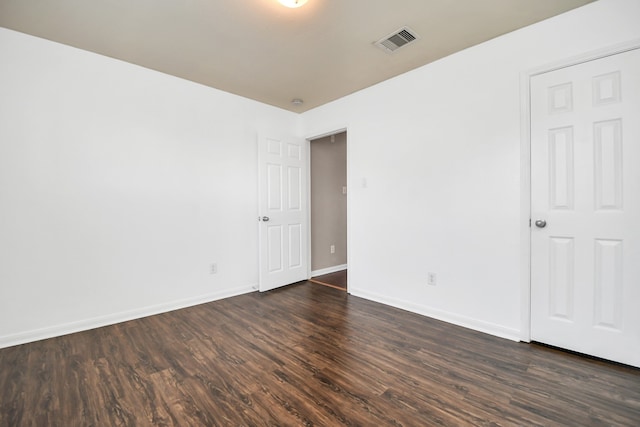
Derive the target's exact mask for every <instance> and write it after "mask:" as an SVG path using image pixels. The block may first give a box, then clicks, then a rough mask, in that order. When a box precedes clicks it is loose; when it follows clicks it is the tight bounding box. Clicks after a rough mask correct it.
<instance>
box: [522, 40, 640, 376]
mask: <svg viewBox="0 0 640 427" xmlns="http://www.w3.org/2000/svg"><path fill="white" fill-rule="evenodd" d="M531 207H532V220H533V222H534V223H533V224H532V229H531V338H532V339H533V340H535V341H539V342H543V343H547V344H551V345H554V346H558V347H563V348H567V349H570V350H574V351H578V352H580V353H586V354H590V355H593V356H598V357H602V358H605V359H609V360H614V361H617V362H622V363H626V364H629V365H633V366H638V367H640V50H632V51H629V52H625V53H621V54H617V55H613V56H609V57H606V58H602V59H598V60H594V61H590V62H586V63H583V64H578V65H574V66H571V67H566V68H562V69H559V70H555V71H551V72H548V73H544V74H540V75H538V76H534V77H532V79H531Z"/></svg>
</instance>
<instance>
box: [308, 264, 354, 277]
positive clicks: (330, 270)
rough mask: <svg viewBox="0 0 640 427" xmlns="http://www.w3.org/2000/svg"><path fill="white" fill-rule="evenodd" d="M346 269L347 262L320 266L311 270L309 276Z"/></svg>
mask: <svg viewBox="0 0 640 427" xmlns="http://www.w3.org/2000/svg"><path fill="white" fill-rule="evenodd" d="M346 269H347V264H342V265H334V266H333V267H327V268H322V269H320V270H314V271H312V272H311V277H316V276H322V275H323V274H329V273H335V272H336V271H342V270H346Z"/></svg>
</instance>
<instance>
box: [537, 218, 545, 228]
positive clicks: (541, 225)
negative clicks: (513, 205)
mask: <svg viewBox="0 0 640 427" xmlns="http://www.w3.org/2000/svg"><path fill="white" fill-rule="evenodd" d="M546 226H547V221H545V220H544V219H538V220H536V227H538V228H545V227H546Z"/></svg>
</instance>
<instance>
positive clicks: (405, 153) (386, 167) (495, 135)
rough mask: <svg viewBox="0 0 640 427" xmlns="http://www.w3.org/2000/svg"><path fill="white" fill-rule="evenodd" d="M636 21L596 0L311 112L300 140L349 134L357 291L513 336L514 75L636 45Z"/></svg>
mask: <svg viewBox="0 0 640 427" xmlns="http://www.w3.org/2000/svg"><path fill="white" fill-rule="evenodd" d="M639 17H640V1H637V0H601V1H598V2H596V3H593V4H590V5H588V6H586V7H583V8H580V9H578V10H575V11H572V12H569V13H567V14H564V15H561V16H558V17H556V18H553V19H550V20H547V21H545V22H542V23H539V24H537V25H533V26H531V27H528V28H525V29H522V30H520V31H517V32H514V33H511V34H508V35H505V36H503V37H500V38H497V39H494V40H492V41H489V42H487V43H484V44H482V45H479V46H476V47H473V48H470V49H467V50H465V51H462V52H460V53H458V54H455V55H452V56H450V57H447V58H444V59H442V60H440V61H437V62H435V63H432V64H430V65H427V66H425V67H422V68H420V69H417V70H414V71H413V72H410V73H407V74H405V75H402V76H400V77H397V78H395V79H392V80H388V81H386V82H383V83H381V84H379V85H377V86H374V87H372V88H369V89H366V90H363V91H361V92H358V93H356V94H353V95H351V96H348V97H345V98H342V99H340V100H338V101H335V102H333V103H331V104H328V105H325V106H323V107H320V108H317V109H314V110H311V111H309V112H307V113H305V114H304V115H303V121H304V124H303V126H304V132H305V134H306V135H317V134H322V133H326V132H328V131H330V130H332V129H340V128H343V127H344V126H345V124H346V126H347V128H348V132H349V146H348V150H349V186H350V191H349V233H350V241H349V245H350V247H349V254H350V258H349V290H350V292H351V293H353V294H355V295H359V296H363V297H367V298H371V299H374V300H378V301H382V302H386V303H389V304H392V305H395V306H399V307H403V308H405V309H409V310H412V311H416V312H419V313H424V314H427V315H430V316H434V317H437V318H441V319H445V320H448V321H451V322H453V323H458V324H461V325H466V326H470V327H472V328H475V329H478V330H483V331H486V332H490V333H493V334H496V335H500V336H504V337H509V338H513V339H518V338H519V337H520V336H521V333H522V332H523V331H521V315H522V311H523V310H522V307H521V297H522V295H521V293H522V292H523V289H522V281H521V276H522V275H523V270H525V271H524V274H525V277H526V265H525V264H522V263H521V254H522V250H521V249H522V245H521V241H520V233H521V232H522V230H523V224H524V223H525V219H526V218H527V213H526V212H524V213H523V212H522V211H521V207H520V206H521V205H520V203H521V200H520V198H521V191H520V190H521V189H520V180H521V172H522V171H521V168H520V159H521V152H520V142H521V141H520V140H521V138H520V116H519V115H520V93H519V90H520V82H519V79H520V75H521V73H523V72H525V71H527V70H530V69H532V68H535V67H539V66H543V65H545V64H548V63H551V62H555V61H559V60H562V59H565V58H568V57H572V56H575V55H578V54H582V53H585V52H589V51H593V50H596V49H600V48H604V47H607V46H610V45H613V44H617V43H620V42H625V41H629V40H632V39H635V38H638V37H640V19H639ZM431 42H432V41H430V40H422V41H420V43H431ZM434 42H437V41H434ZM419 48H420V44H416V45H415V46H414V47H411V49H419ZM397 54H398V55H401V54H402V52H401V51H400V52H398V53H397ZM363 179H366V182H367V187H366V188H363V185H362V184H363V182H362V181H363ZM525 231H526V229H525ZM429 271H431V272H435V273H436V274H437V285H436V286H435V287H429V286H427V285H426V282H427V272H429Z"/></svg>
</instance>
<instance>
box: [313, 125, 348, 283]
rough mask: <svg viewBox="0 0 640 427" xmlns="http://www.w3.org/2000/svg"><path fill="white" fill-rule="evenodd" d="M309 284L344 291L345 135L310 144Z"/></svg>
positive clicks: (333, 136)
mask: <svg viewBox="0 0 640 427" xmlns="http://www.w3.org/2000/svg"><path fill="white" fill-rule="evenodd" d="M309 156H310V168H309V176H310V208H309V216H310V235H311V245H310V246H311V275H310V277H311V279H310V281H311V282H314V283H318V284H321V285H325V286H330V287H333V288H337V289H341V290H344V291H346V290H347V132H346V131H341V132H339V133H335V134H331V135H327V136H323V137H321V138H317V139H312V140H311V141H310V150H309Z"/></svg>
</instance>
